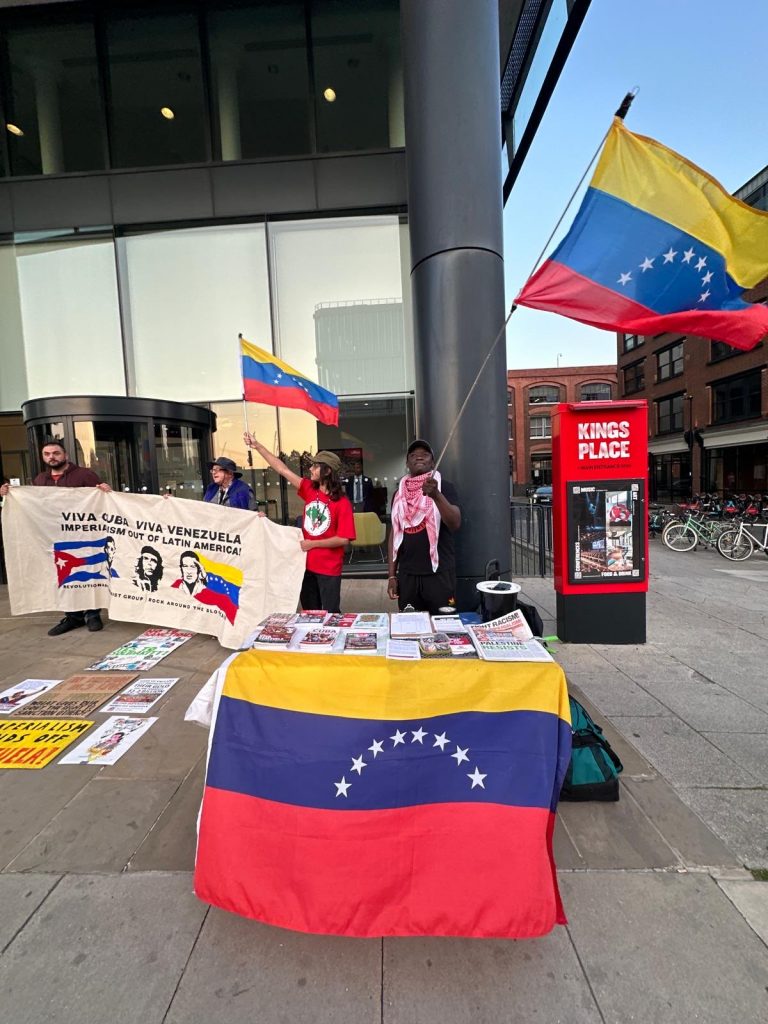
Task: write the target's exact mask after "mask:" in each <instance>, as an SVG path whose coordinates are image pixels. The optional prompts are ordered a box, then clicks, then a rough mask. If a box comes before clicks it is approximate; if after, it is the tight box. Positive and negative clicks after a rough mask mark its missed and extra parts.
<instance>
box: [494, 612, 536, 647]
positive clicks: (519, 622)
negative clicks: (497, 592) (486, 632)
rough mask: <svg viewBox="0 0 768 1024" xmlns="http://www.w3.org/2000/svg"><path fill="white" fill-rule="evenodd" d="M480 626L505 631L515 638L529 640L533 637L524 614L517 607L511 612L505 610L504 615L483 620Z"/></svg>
mask: <svg viewBox="0 0 768 1024" xmlns="http://www.w3.org/2000/svg"><path fill="white" fill-rule="evenodd" d="M482 626H483V627H484V628H485V629H492V630H493V631H494V633H506V634H507V635H508V636H511V637H514V639H515V640H530V639H532V637H533V633H532V632H531V627H530V626H529V625H528V622H527V621H526V618H525V616H524V615H523V613H522V612H521V611H520V610H519V609H517V608H516V609H515V611H513V612H507V614H506V615H500V616H499V617H498V619H491V620H490V621H489V622H483V623H482Z"/></svg>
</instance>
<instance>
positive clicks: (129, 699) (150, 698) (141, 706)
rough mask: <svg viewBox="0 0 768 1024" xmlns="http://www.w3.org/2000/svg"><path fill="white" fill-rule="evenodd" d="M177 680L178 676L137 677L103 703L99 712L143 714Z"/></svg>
mask: <svg viewBox="0 0 768 1024" xmlns="http://www.w3.org/2000/svg"><path fill="white" fill-rule="evenodd" d="M178 681H179V677H178V676H176V678H175V679H137V680H136V682H135V683H131V685H130V686H129V687H128V689H127V690H123V692H122V693H118V695H117V696H116V697H115V698H113V699H112V700H111V701H110V702H109V704H105V705H104V707H103V708H102V709H101V713H102V714H110V715H144V714H146V713H147V711H149V709H150V708H151V707H154V705H155V704H157V702H158V701H159V700H160V698H161V697H164V696H165V694H166V693H168V691H169V690H170V688H171V687H172V686H173V684H174V683H178Z"/></svg>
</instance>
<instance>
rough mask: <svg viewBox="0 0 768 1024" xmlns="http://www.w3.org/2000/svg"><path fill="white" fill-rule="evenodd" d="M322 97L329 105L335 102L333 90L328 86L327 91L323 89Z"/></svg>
mask: <svg viewBox="0 0 768 1024" xmlns="http://www.w3.org/2000/svg"><path fill="white" fill-rule="evenodd" d="M323 97H324V98H325V99H326V100H328V102H329V103H333V102H334V101H335V100H336V91H335V89H332V88H331V87H330V85H329V86H328V88H327V89H323Z"/></svg>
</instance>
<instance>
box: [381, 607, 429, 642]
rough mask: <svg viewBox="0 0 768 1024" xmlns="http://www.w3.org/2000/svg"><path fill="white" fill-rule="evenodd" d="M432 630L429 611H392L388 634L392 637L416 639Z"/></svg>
mask: <svg viewBox="0 0 768 1024" xmlns="http://www.w3.org/2000/svg"><path fill="white" fill-rule="evenodd" d="M431 632H432V623H431V621H430V618H429V612H393V613H392V621H391V624H390V627H389V635H390V636H391V637H393V638H394V639H398V638H403V639H407V640H418V639H419V637H420V636H424V635H425V634H427V633H431Z"/></svg>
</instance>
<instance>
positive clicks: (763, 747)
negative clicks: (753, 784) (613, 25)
mask: <svg viewBox="0 0 768 1024" xmlns="http://www.w3.org/2000/svg"><path fill="white" fill-rule="evenodd" d="M702 735H703V736H704V737H705V739H708V740H709V742H710V743H714V745H715V746H716V747H719V748H720V750H722V751H723V752H724V753H726V754H727V755H728V756H729V757H730V758H731V759H732V760H733V761H735V762H736V764H740V765H741V767H742V768H746V770H747V771H748V772H750V773H751V774H752V775H754V776H755V778H756V779H757V780H758V781H759V782H760V783H762V784H763V785H768V736H766V735H765V734H764V733H753V732H740V733H735V732H703V733H702Z"/></svg>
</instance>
